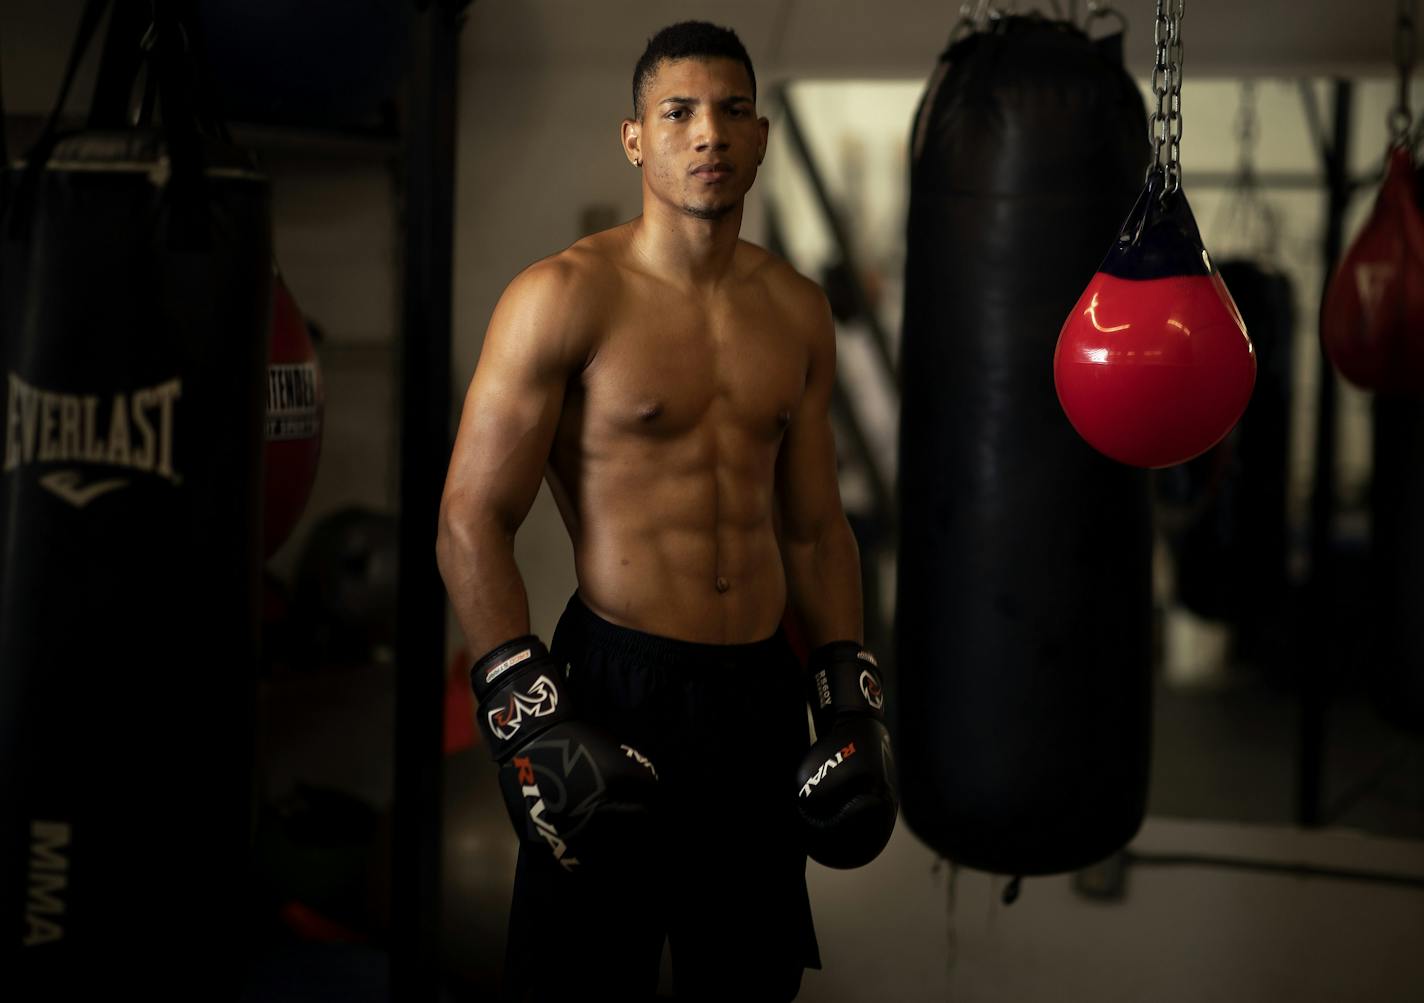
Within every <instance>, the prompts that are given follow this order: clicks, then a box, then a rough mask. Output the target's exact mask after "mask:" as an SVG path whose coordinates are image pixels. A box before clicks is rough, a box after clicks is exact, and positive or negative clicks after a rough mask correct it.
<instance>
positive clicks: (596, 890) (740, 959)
mask: <svg viewBox="0 0 1424 1003" xmlns="http://www.w3.org/2000/svg"><path fill="white" fill-rule="evenodd" d="M551 651H552V652H553V654H554V655H555V657H557V658H559V659H561V660H563V661H565V662H566V663H567V664H568V665H569V673H568V684H567V688H568V690H569V691H570V692H571V694H572V695H573V698H574V700H575V701H576V706H577V708H578V717H579V718H580V719H581V720H584V721H587V722H588V723H590V724H597V725H601V726H602V727H604V728H606V729H607V731H608V732H609V734H610V736H611V737H613V738H614V739H615V740H616V741H618V742H626V743H627V744H629V745H631V746H633V747H634V748H636V749H637V750H639V751H640V752H642V753H643V754H644V755H646V756H648V757H649V758H650V759H651V760H652V761H653V764H654V766H655V767H656V768H657V771H658V777H659V780H660V782H661V788H662V792H663V795H664V797H665V798H666V817H665V822H666V824H665V826H664V827H663V829H662V831H663V833H664V837H663V838H662V839H660V840H657V841H656V842H657V845H652V846H649V847H648V848H647V853H646V856H645V858H644V860H643V862H642V863H641V864H638V865H634V866H631V867H629V868H627V869H626V870H620V871H619V872H617V873H615V874H601V875H596V874H595V873H594V872H593V871H591V870H590V871H584V872H582V873H576V874H571V873H568V872H566V871H564V870H563V869H562V868H561V867H560V866H559V865H558V864H557V863H555V861H554V859H553V856H552V855H551V854H550V853H549V851H548V849H547V848H545V847H542V846H532V845H524V846H521V847H520V851H519V864H518V868H517V870H516V872H515V879H514V901H513V905H512V907H511V910H510V919H509V940H508V946H507V949H506V954H505V971H504V981H503V990H504V991H503V998H505V999H507V1000H540V1001H543V1000H558V1001H561V1003H568V1001H571V1000H578V999H613V1000H619V1001H625V1000H651V999H654V997H655V993H656V991H657V985H658V976H659V969H660V965H661V961H662V954H663V943H664V940H665V939H666V941H667V943H668V946H669V950H670V954H671V957H672V968H673V979H674V983H675V988H676V994H677V999H679V1000H702V999H707V1000H712V999H716V1000H719V1001H727V1000H737V1001H739V1003H743V1001H746V1003H752V1001H763V1000H764V1001H768V1003H770V1001H785V1000H791V999H793V998H794V997H795V996H796V993H797V992H798V991H799V989H800V986H801V974H802V971H803V970H804V969H806V968H820V967H821V959H820V953H819V949H818V946H817V943H816V933H815V928H814V926H813V925H812V921H811V904H810V899H809V897H808V895H807V891H806V855H805V851H804V850H803V849H802V846H801V842H800V840H799V838H798V830H797V820H796V814H795V812H796V810H795V798H794V795H795V774H796V767H797V765H798V764H799V763H800V761H801V758H802V757H803V756H804V755H805V753H806V750H807V748H808V747H809V744H810V742H809V732H808V729H807V720H806V689H805V681H804V678H803V674H802V670H801V666H800V664H799V662H798V660H797V658H796V656H795V654H794V653H793V652H792V650H791V647H790V645H789V644H788V643H787V640H786V638H785V636H784V635H783V633H782V632H781V631H780V630H779V629H778V631H777V632H776V633H775V634H774V635H773V636H772V637H770V638H768V639H767V640H764V641H757V642H753V643H751V644H733V645H714V644H694V643H692V642H689V641H679V640H674V639H672V638H666V637H659V636H657V635H653V634H646V633H643V632H642V631H637V630H631V629H629V628H626V627H620V626H617V625H616V624H612V623H609V622H608V621H606V620H604V619H602V618H601V617H599V616H597V615H596V614H595V613H593V612H592V611H591V610H590V609H589V608H588V607H587V606H585V605H584V604H583V602H582V601H581V600H580V599H579V597H578V595H577V594H575V595H574V597H573V598H572V599H570V600H569V604H568V607H567V608H566V609H565V610H564V614H563V616H562V617H561V618H560V620H559V625H558V628H557V629H556V630H555V632H554V638H553V643H552V645H551Z"/></svg>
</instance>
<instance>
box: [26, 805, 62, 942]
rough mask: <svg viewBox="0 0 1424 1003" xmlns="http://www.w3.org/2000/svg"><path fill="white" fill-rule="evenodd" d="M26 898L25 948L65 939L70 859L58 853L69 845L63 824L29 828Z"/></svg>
mask: <svg viewBox="0 0 1424 1003" xmlns="http://www.w3.org/2000/svg"><path fill="white" fill-rule="evenodd" d="M30 837H31V840H32V842H31V843H30V874H29V897H28V899H27V900H26V902H25V939H24V944H25V946H26V947H34V946H35V945H37V944H47V943H52V942H53V941H56V940H61V939H63V937H64V925H63V920H64V900H63V899H62V898H60V893H61V892H63V891H64V889H65V886H66V885H67V884H68V879H67V878H66V877H65V875H66V874H67V873H68V871H69V860H68V859H67V858H66V857H65V856H64V854H63V853H61V852H60V851H61V850H62V849H63V848H65V847H67V846H68V845H69V826H68V825H67V824H65V823H64V822H39V821H36V822H34V823H32V824H31V826H30Z"/></svg>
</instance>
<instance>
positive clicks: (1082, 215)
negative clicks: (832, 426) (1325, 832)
mask: <svg viewBox="0 0 1424 1003" xmlns="http://www.w3.org/2000/svg"><path fill="white" fill-rule="evenodd" d="M1147 135H1148V133H1147V121H1146V116H1145V113H1144V110H1143V105H1142V97H1141V95H1140V94H1139V92H1138V90H1137V87H1136V85H1135V84H1134V83H1133V81H1132V78H1131V77H1129V76H1128V75H1127V74H1126V73H1125V72H1124V71H1123V68H1122V61H1121V38H1120V36H1115V37H1112V38H1109V39H1106V40H1103V41H1100V42H1093V41H1090V40H1089V39H1088V38H1086V37H1085V36H1084V35H1083V34H1082V33H1081V32H1080V31H1078V30H1077V29H1076V28H1074V27H1072V26H1070V25H1066V24H1059V23H1055V22H1051V21H1046V20H1042V19H1038V18H1017V17H1010V18H1005V19H1003V20H1002V21H999V22H997V24H996V27H995V28H994V29H993V30H992V31H987V32H982V33H978V34H974V35H971V36H969V37H967V38H965V39H963V40H961V41H959V42H957V43H955V44H954V45H952V46H951V47H950V48H949V49H948V51H946V52H945V53H944V54H943V55H942V56H941V57H940V62H939V66H938V68H937V69H936V71H935V74H934V76H933V77H932V78H931V81H930V84H929V86H928V88H927V90H926V92H925V95H924V98H923V100H922V103H921V106H920V110H919V113H918V118H917V122H916V126H915V132H914V136H913V139H912V147H911V165H910V186H911V187H910V205H909V227H908V247H907V258H906V275H905V283H906V286H905V320H904V338H903V374H904V376H903V387H904V390H903V402H902V408H901V421H900V487H899V498H900V513H901V523H900V552H899V559H898V572H899V579H898V587H897V590H896V607H897V609H896V625H895V626H896V642H897V643H896V667H897V672H898V687H897V691H895V692H894V693H893V698H894V699H895V701H896V702H895V704H894V712H895V713H894V724H895V729H894V734H895V740H896V743H897V751H899V757H898V758H899V761H900V769H901V778H900V779H901V794H902V802H901V803H902V807H903V810H904V816H905V820H906V822H907V823H908V824H909V825H910V827H911V828H912V829H913V830H914V831H915V833H916V834H917V835H918V836H919V837H920V838H921V839H923V840H924V841H925V842H926V843H928V844H929V845H930V846H932V847H933V848H934V849H935V850H936V851H937V852H939V853H941V854H943V855H944V856H946V857H948V858H950V859H951V860H954V861H956V862H957V863H960V864H962V865H965V866H968V867H973V868H978V869H981V870H986V871H994V872H999V873H1005V874H1047V873H1053V872H1058V871H1066V870H1072V869H1075V868H1079V867H1083V866H1085V865H1087V864H1090V863H1092V862H1094V861H1096V860H1099V859H1102V858H1103V857H1106V856H1108V855H1110V854H1111V853H1113V852H1114V851H1115V850H1117V849H1118V848H1119V847H1121V846H1122V845H1123V844H1124V843H1125V842H1126V841H1127V840H1128V839H1130V838H1131V837H1132V835H1133V834H1134V833H1135V832H1136V831H1137V828H1138V826H1139V825H1140V824H1141V821H1142V818H1143V814H1144V809H1145V806H1146V796H1147V776H1148V767H1147V764H1148V748H1149V736H1150V726H1151V713H1150V706H1151V705H1150V679H1151V675H1150V672H1151V540H1152V530H1151V519H1150V506H1149V497H1148V490H1147V476H1146V474H1145V473H1144V472H1143V471H1140V470H1134V469H1131V468H1128V467H1124V466H1122V465H1120V464H1117V463H1113V462H1112V461H1110V460H1107V459H1105V458H1103V457H1102V456H1100V455H1098V454H1097V453H1095V452H1094V451H1093V450H1092V449H1090V448H1089V447H1088V446H1087V445H1086V444H1084V443H1083V441H1082V440H1081V439H1080V438H1079V437H1078V436H1077V435H1075V434H1074V432H1073V430H1072V428H1070V427H1069V426H1068V424H1067V423H1066V422H1065V421H1064V420H1063V415H1062V413H1061V411H1060V410H1059V407H1058V402H1057V399H1056V398H1055V395H1054V390H1053V378H1052V372H1051V369H1050V367H1049V366H1048V365H1046V360H1047V359H1049V358H1050V357H1051V356H1052V353H1053V344H1054V339H1055V338H1056V337H1057V335H1058V331H1059V328H1060V326H1061V325H1062V322H1063V316H1064V314H1066V313H1067V311H1068V310H1069V309H1070V308H1071V307H1072V305H1073V303H1074V301H1075V300H1076V299H1077V297H1078V294H1079V293H1080V292H1081V291H1082V289H1083V286H1084V285H1085V284H1086V283H1087V282H1088V280H1089V279H1090V278H1091V277H1092V275H1093V269H1094V266H1096V265H1097V263H1098V261H1099V260H1100V259H1101V258H1102V253H1103V248H1104V247H1106V246H1107V245H1108V244H1109V243H1110V242H1111V241H1112V239H1113V235H1114V234H1115V233H1116V232H1117V228H1118V225H1119V224H1120V223H1121V221H1122V219H1123V216H1124V215H1125V214H1126V213H1127V211H1128V209H1129V208H1130V207H1131V205H1132V200H1133V197H1134V196H1135V195H1136V194H1137V191H1138V189H1139V188H1140V186H1141V183H1142V177H1143V173H1144V172H1145V171H1146V168H1147V162H1148V155H1149V150H1148V141H1147Z"/></svg>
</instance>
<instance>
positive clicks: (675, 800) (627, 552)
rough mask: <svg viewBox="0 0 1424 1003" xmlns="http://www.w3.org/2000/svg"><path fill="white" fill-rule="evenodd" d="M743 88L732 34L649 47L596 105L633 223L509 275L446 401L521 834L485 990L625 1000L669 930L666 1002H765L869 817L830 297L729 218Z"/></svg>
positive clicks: (476, 611) (811, 953) (461, 530)
mask: <svg viewBox="0 0 1424 1003" xmlns="http://www.w3.org/2000/svg"><path fill="white" fill-rule="evenodd" d="M755 95H756V82H755V77H754V75H753V71H752V67H751V62H750V60H749V59H748V57H747V55H746V51H745V50H744V49H743V48H742V45H741V43H740V42H739V41H738V40H737V37H736V35H735V34H733V33H732V32H730V31H727V30H725V29H721V28H716V27H714V26H712V25H708V24H704V23H700V22H688V23H684V24H680V25H674V26H672V27H670V28H667V29H665V30H664V31H662V32H660V33H659V34H658V35H657V36H655V37H654V38H653V39H652V40H651V41H650V42H649V44H648V49H647V51H646V52H645V53H644V55H643V57H642V59H641V60H640V61H639V63H638V67H637V69H636V71H635V74H634V116H633V118H631V119H627V120H625V121H624V122H623V125H622V145H623V151H624V154H625V155H626V157H627V159H628V161H629V163H630V164H631V165H633V166H634V167H635V168H640V169H641V171H642V180H643V212H642V215H641V216H639V217H638V218H636V219H634V220H632V221H631V222H629V223H625V224H623V225H621V226H618V227H614V228H613V229H611V230H607V231H604V232H602V233H597V234H594V235H592V236H590V237H587V238H585V239H583V240H580V241H579V242H578V243H576V244H574V245H573V246H572V247H570V248H568V249H567V250H565V251H563V252H561V253H559V254H556V255H554V256H553V257H550V258H546V259H544V260H543V261H540V262H537V263H536V264H534V265H532V266H530V267H529V268H528V269H526V270H525V271H524V272H523V273H522V274H520V275H519V276H518V277H517V278H515V279H514V281H513V282H511V283H510V285H509V287H508V288H507V289H506V291H505V293H504V295H503V296H502V297H501V299H500V301H499V304H498V306H497V307H496V308H495V311H494V315H493V317H492V319H491V321H490V324H489V329H488V332H487V334H486V336H485V342H484V346H483V349H482V352H481V355H480V361H479V364H478V366H477V367H476V370H475V374H474V378H473V380H472V381H471V384H470V388H469V392H468V395H467V397H466V400H465V407H464V414H463V416H462V418H461V421H460V428H459V433H458V436H457V439H456V442H455V448H454V453H453V456H452V458H451V462H450V470H449V477H448V480H447V482H446V487H445V494H444V499H443V502H442V506H441V519H440V539H439V544H438V556H439V561H440V568H441V573H442V575H443V576H444V579H445V583H446V586H447V588H448V590H449V593H450V598H451V601H452V602H453V604H454V607H455V610H456V614H457V616H458V617H459V620H460V623H461V625H462V627H463V628H464V631H465V633H466V636H467V637H468V639H469V642H470V646H471V649H472V650H475V651H486V652H489V654H487V655H486V656H485V657H484V658H482V659H480V661H479V662H478V663H476V666H475V668H474V669H473V670H472V680H473V683H474V686H475V690H476V695H477V697H478V698H479V700H480V712H479V717H480V724H481V727H482V729H483V731H484V734H485V738H486V740H487V741H488V742H489V744H490V746H491V750H492V752H493V753H494V754H495V756H496V758H497V759H498V760H499V761H500V763H501V786H502V788H503V790H504V792H505V798H506V802H507V804H508V806H509V810H510V814H511V818H512V819H513V820H514V822H515V826H516V828H517V829H519V831H520V832H521V835H523V836H524V837H525V841H524V842H523V843H522V844H521V848H520V856H519V864H518V870H517V872H516V877H515V892H514V904H513V909H512V911H511V917H510V933H509V948H508V953H507V958H506V965H505V986H506V994H507V995H508V996H510V997H512V998H527V999H562V1000H571V999H575V998H579V997H582V996H586V995H587V996H590V997H591V998H605V997H606V998H612V999H618V1000H626V999H634V998H651V996H652V994H653V992H654V990H655V987H656V984H657V977H658V968H659V960H660V957H661V952H662V948H663V940H664V937H666V938H668V939H669V942H670V946H671V949H672V957H673V966H674V977H675V980H676V982H677V991H678V994H679V996H678V998H679V999H683V998H686V999H696V998H708V999H712V998H715V999H722V1000H727V999H736V1000H753V999H766V1000H789V999H791V998H793V997H794V996H795V995H796V993H797V991H798V990H799V986H800V982H801V973H802V971H803V969H804V968H805V967H820V958H819V954H818V950H817V945H816V937H815V932H814V929H813V927H812V923H811V914H810V905H809V901H808V898H807V893H806V884H805V864H806V854H807V852H808V849H809V851H810V852H811V854H812V855H813V856H815V857H816V859H818V860H823V862H826V863H829V864H831V865H832V866H856V865H858V864H860V863H864V862H866V861H867V860H869V859H870V858H871V857H873V856H875V854H876V853H878V852H879V850H880V849H881V848H882V847H883V846H884V844H885V841H886V840H887V839H888V838H889V834H890V828H891V827H892V826H893V824H894V817H895V796H894V790H893V786H892V783H893V781H892V779H891V778H892V766H891V761H890V753H889V740H888V736H886V735H885V731H884V727H883V724H882V723H881V721H882V717H881V714H880V704H881V695H880V685H879V678H878V673H877V672H876V670H875V668H874V660H873V658H871V657H870V656H869V653H867V652H863V651H862V650H861V648H860V641H861V596H860V570H859V557H858V553H857V549H856V544H855V540H854V538H853V537H852V535H851V531H850V527H849V525H848V523H847V522H846V518H845V515H844V512H843V511H842V508H841V502H840V494H839V489H838V486H837V479H836V461H835V445H834V442H833V440H832V434H831V427H830V422H829V418H828V402H829V400H830V395H831V388H832V383H833V380H834V370H835V333H834V327H833V323H832V319H831V314H830V310H829V308H828V307H827V304H826V300H825V297H824V295H823V294H822V292H821V290H820V288H819V287H818V286H817V285H815V284H814V283H813V282H811V281H809V280H807V279H805V278H803V277H801V276H800V275H798V274H797V273H796V272H795V271H793V270H792V269H791V268H790V267H789V266H788V265H787V264H786V263H785V262H783V261H781V260H779V259H777V258H775V257H773V256H772V255H771V254H768V253H767V252H766V251H764V250H762V249H761V248H759V247H756V246H754V245H752V244H749V243H746V242H745V241H742V240H740V239H739V238H738V233H739V231H740V227H741V220H742V206H743V199H744V197H745V195H746V193H747V190H748V189H749V188H750V187H751V185H752V182H753V180H754V179H755V178H756V173H757V166H758V165H759V164H760V163H761V161H762V158H763V156H764V155H765V152H766V143H767V131H768V126H767V120H766V119H765V118H759V117H758V116H757V113H756V106H755ZM541 475H542V476H543V477H545V478H547V480H548V482H549V486H550V489H551V491H552V492H553V496H554V498H555V500H556V502H557V504H558V507H559V511H560V513H561V514H562V516H563V520H564V523H565V525H566V526H567V528H568V532H569V535H570V537H571V539H572V542H573V548H574V558H575V566H576V570H577V576H578V591H577V593H576V594H575V595H574V597H573V598H572V599H571V600H570V602H569V605H568V608H567V609H566V611H565V612H564V614H563V616H562V618H561V619H560V621H559V625H558V627H557V629H556V631H555V633H554V637H553V643H552V646H551V647H552V653H551V654H550V653H548V652H546V651H545V649H544V647H543V645H542V644H541V643H540V642H539V640H538V639H537V638H535V637H533V636H532V635H530V624H529V609H528V602H527V596H526V593H525V590H524V586H523V582H522V581H521V578H520V575H519V570H518V568H517V567H516V566H515V562H514V551H513V543H514V535H515V532H516V530H517V529H518V527H519V525H520V523H521V522H522V521H523V520H524V517H525V516H526V514H527V513H528V511H529V507H530V505H531V504H532V503H533V501H534V497H535V494H536V492H537V491H538V488H539V482H540V478H541ZM788 603H789V604H790V606H791V607H792V608H793V609H794V611H795V612H796V614H797V615H798V616H799V618H800V620H801V622H802V623H803V624H804V629H805V632H806V633H807V635H808V641H809V643H810V645H811V646H812V647H813V648H814V649H815V650H814V651H813V654H812V657H811V660H810V667H809V670H807V669H803V668H802V666H801V665H800V663H799V661H798V660H797V658H796V657H795V655H794V654H793V653H792V651H791V649H790V646H789V645H788V643H787V640H786V638H785V636H784V634H783V633H782V631H781V627H780V624H781V621H782V616H783V612H784V611H785V609H786V607H787V605H788ZM511 639H513V640H511ZM566 667H567V668H566ZM808 671H809V673H810V674H809V675H808ZM813 680H814V681H813ZM808 697H811V698H812V702H813V715H814V719H815V725H816V729H817V731H818V733H820V736H821V739H822V740H821V741H820V742H818V743H817V744H816V745H815V746H814V747H811V742H810V739H809V737H808V735H807V729H806V701H807V699H808ZM808 750H809V751H808ZM588 805H592V806H593V807H592V810H589V811H583V810H580V807H581V806H582V807H587V806H588Z"/></svg>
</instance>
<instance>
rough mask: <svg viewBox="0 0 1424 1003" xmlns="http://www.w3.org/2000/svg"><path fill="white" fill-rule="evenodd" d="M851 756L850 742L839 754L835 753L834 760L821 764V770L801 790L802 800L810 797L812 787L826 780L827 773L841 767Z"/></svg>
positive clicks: (852, 751)
mask: <svg viewBox="0 0 1424 1003" xmlns="http://www.w3.org/2000/svg"><path fill="white" fill-rule="evenodd" d="M853 755H855V743H854V742H851V743H850V744H849V745H847V746H846V747H845V748H843V749H841V751H840V752H837V753H836V755H835V758H833V759H827V760H826V761H825V762H824V763H822V764H821V768H820V769H819V770H817V771H816V772H815V773H813V774H811V779H810V780H807V781H806V786H804V787H802V788H801V796H802V797H803V798H808V797H810V796H811V788H812V787H815V786H816V785H817V784H819V783H820V782H821V781H822V780H824V779H826V774H827V773H830V772H831V771H832V770H834V769H835V768H836V767H837V766H839V765H841V763H843V762H845V761H846V760H847V759H849V758H850V757H851V756H853Z"/></svg>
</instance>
